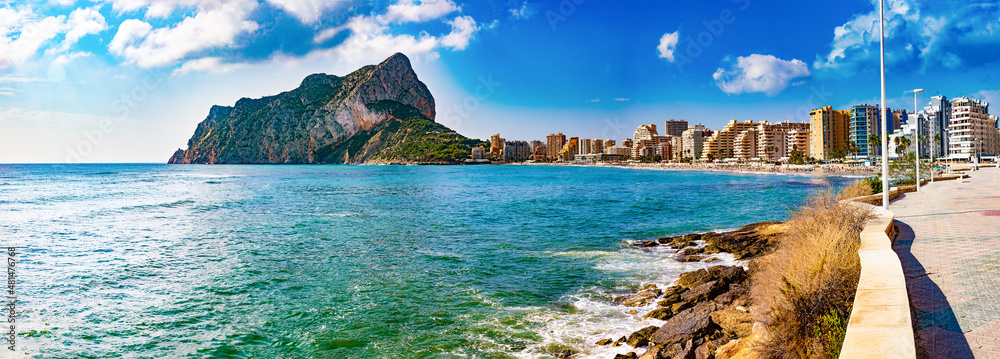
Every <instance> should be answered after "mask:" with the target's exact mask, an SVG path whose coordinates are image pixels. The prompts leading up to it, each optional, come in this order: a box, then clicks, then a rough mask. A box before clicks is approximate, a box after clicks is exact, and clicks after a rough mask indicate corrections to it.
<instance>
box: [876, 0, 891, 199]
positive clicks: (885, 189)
mask: <svg viewBox="0 0 1000 359" xmlns="http://www.w3.org/2000/svg"><path fill="white" fill-rule="evenodd" d="M878 14H879V32H878V33H879V60H880V63H881V65H882V66H881V67H882V107H881V108H880V109H879V112H885V0H879V1H878ZM879 117H881V118H882V208H883V209H885V210H889V156H888V153H889V132H888V128H887V127H888V126H887V121H886V120H887V119H886V115H885V114H884V113H880V114H879Z"/></svg>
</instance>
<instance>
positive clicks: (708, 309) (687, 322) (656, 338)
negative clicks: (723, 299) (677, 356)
mask: <svg viewBox="0 0 1000 359" xmlns="http://www.w3.org/2000/svg"><path fill="white" fill-rule="evenodd" d="M717 308H718V306H717V305H716V304H715V303H713V302H704V303H700V304H698V305H695V306H694V307H692V308H690V309H687V310H684V311H682V312H680V313H677V315H675V316H673V317H672V318H670V319H669V320H667V322H666V323H664V324H663V326H662V327H660V329H659V330H657V331H656V332H655V333H653V337H652V340H651V342H653V343H656V344H661V345H671V344H674V343H681V342H684V341H686V340H691V339H693V338H696V337H702V336H704V335H706V334H708V333H709V332H710V331H711V329H712V321H711V317H710V316H711V314H712V312H714V311H715V310H716V309H717Z"/></svg>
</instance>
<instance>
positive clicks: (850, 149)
mask: <svg viewBox="0 0 1000 359" xmlns="http://www.w3.org/2000/svg"><path fill="white" fill-rule="evenodd" d="M844 147H845V148H844V153H845V154H847V155H852V154H855V153H858V152H860V151H861V149H860V148H858V144H857V143H855V142H854V141H851V140H845V141H844Z"/></svg>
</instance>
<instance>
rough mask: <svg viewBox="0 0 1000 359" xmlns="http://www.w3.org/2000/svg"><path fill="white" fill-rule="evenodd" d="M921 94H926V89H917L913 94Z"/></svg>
mask: <svg viewBox="0 0 1000 359" xmlns="http://www.w3.org/2000/svg"><path fill="white" fill-rule="evenodd" d="M921 92H924V89H916V90H913V93H914V94H918V93H921Z"/></svg>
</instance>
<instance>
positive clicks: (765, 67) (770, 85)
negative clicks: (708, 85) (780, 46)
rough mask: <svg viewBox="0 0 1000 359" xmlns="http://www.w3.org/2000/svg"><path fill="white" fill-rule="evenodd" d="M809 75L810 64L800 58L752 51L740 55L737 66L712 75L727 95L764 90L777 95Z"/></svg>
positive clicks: (720, 70) (769, 94)
mask: <svg viewBox="0 0 1000 359" xmlns="http://www.w3.org/2000/svg"><path fill="white" fill-rule="evenodd" d="M809 75H810V73H809V66H808V65H806V63H805V62H802V61H800V60H796V59H792V60H791V61H786V60H782V59H779V58H777V57H774V56H772V55H760V54H752V55H750V56H740V57H737V58H736V64H735V65H734V66H732V67H731V68H730V69H729V70H726V69H723V68H719V69H718V70H716V71H715V73H714V74H713V75H712V78H714V79H715V83H716V85H717V86H719V89H721V90H722V91H723V92H725V93H728V94H741V93H751V92H763V93H764V94H767V95H768V96H774V95H777V94H778V93H779V92H781V91H782V90H784V89H785V88H787V87H788V84H789V82H790V81H791V80H793V79H795V78H798V77H803V76H809Z"/></svg>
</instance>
